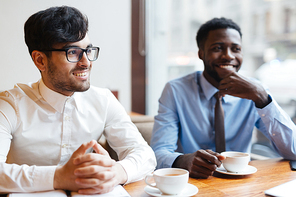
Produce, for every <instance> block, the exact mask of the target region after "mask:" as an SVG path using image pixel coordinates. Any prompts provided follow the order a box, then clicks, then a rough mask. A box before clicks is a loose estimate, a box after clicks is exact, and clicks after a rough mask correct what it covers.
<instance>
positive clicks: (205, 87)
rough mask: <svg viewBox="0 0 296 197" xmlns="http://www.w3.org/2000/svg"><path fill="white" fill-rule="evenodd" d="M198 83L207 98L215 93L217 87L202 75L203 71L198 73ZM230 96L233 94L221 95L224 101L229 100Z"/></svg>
mask: <svg viewBox="0 0 296 197" xmlns="http://www.w3.org/2000/svg"><path fill="white" fill-rule="evenodd" d="M199 83H200V86H201V89H202V91H203V92H204V94H205V96H206V98H207V100H210V99H211V98H212V97H213V96H214V95H215V94H216V92H218V89H217V88H215V86H213V85H212V84H211V83H210V82H208V80H207V79H206V78H205V77H204V75H203V72H202V73H201V75H200V78H199ZM232 97H233V96H230V95H225V96H224V97H222V101H223V100H224V102H225V103H227V102H230V101H231V98H232Z"/></svg>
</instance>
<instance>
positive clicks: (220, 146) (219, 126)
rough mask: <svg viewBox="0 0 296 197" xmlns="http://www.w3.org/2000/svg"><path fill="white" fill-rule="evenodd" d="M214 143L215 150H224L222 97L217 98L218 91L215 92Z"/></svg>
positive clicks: (219, 151)
mask: <svg viewBox="0 0 296 197" xmlns="http://www.w3.org/2000/svg"><path fill="white" fill-rule="evenodd" d="M215 97H216V100H217V101H216V105H215V143H216V152H218V153H221V152H223V151H225V134H224V133H225V131H224V110H223V107H222V97H220V98H219V96H218V92H217V93H216V94H215Z"/></svg>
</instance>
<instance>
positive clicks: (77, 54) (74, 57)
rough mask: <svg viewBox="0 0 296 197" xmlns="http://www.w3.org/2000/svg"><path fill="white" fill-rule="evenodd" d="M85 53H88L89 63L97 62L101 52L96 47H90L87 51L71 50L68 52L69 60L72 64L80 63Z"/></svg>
mask: <svg viewBox="0 0 296 197" xmlns="http://www.w3.org/2000/svg"><path fill="white" fill-rule="evenodd" d="M83 52H85V53H86V56H87V58H88V60H89V61H95V60H96V59H97V58H98V54H99V50H98V48H95V47H90V48H87V49H85V50H83V49H80V48H70V49H69V50H68V51H67V59H68V60H69V61H70V62H78V61H80V60H81V58H82V56H83Z"/></svg>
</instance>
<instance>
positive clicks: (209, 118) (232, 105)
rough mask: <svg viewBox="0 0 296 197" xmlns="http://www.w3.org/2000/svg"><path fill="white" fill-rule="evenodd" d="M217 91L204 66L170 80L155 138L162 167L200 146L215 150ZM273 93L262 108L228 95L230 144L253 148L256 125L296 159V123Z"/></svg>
mask: <svg viewBox="0 0 296 197" xmlns="http://www.w3.org/2000/svg"><path fill="white" fill-rule="evenodd" d="M217 91H218V89H216V88H215V87H214V86H212V85H211V84H210V83H209V82H208V81H207V80H206V79H205V78H204V76H203V74H202V71H197V72H195V73H192V74H189V75H187V76H184V77H182V78H179V79H175V80H172V81H170V82H168V83H167V84H166V86H165V88H164V90H163V93H162V95H161V97H160V99H159V110H158V115H157V116H155V124H154V128H153V134H152V138H151V147H152V148H153V150H154V152H155V154H156V158H157V163H158V164H157V168H165V167H171V166H172V164H173V162H174V161H175V159H176V158H177V157H178V156H179V155H180V154H187V153H193V152H195V151H197V150H199V149H211V150H213V151H215V130H214V115H215V110H214V108H215V102H216V98H215V97H214V94H215V93H216V92H217ZM270 98H271V100H272V102H271V103H269V104H268V105H267V106H266V107H264V108H263V109H259V108H256V107H255V103H254V102H253V101H251V100H248V99H241V98H238V97H233V96H230V95H226V96H225V97H223V99H222V105H223V109H224V113H225V140H226V150H229V151H230V150H232V151H242V152H250V151H251V139H252V133H253V129H254V126H256V127H257V128H258V129H259V130H260V131H261V132H262V133H263V134H264V135H265V136H266V137H267V138H268V139H269V140H271V142H272V144H273V146H274V147H275V149H276V150H277V151H278V153H279V154H280V155H281V156H283V157H284V158H286V159H294V160H296V155H295V153H296V126H295V124H294V123H293V122H292V120H291V118H290V117H289V116H288V115H287V114H286V113H285V112H284V111H283V110H282V109H281V108H280V107H279V105H278V104H277V103H276V101H275V100H274V99H272V96H270Z"/></svg>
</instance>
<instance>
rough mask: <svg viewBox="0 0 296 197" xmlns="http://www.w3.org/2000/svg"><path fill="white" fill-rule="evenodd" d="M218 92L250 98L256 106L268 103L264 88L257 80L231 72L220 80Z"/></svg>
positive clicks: (263, 105)
mask: <svg viewBox="0 0 296 197" xmlns="http://www.w3.org/2000/svg"><path fill="white" fill-rule="evenodd" d="M218 89H219V94H220V95H222V96H225V95H226V94H228V95H232V96H236V97H239V98H244V99H250V100H252V101H253V102H254V103H255V105H256V107H258V108H263V107H265V106H266V105H268V104H269V103H270V101H269V99H268V94H267V92H266V91H265V89H264V88H263V87H262V86H261V85H260V84H259V83H257V82H255V81H251V80H250V79H248V78H246V77H244V76H242V75H240V74H238V73H237V72H232V73H231V74H230V75H228V76H227V77H225V78H224V79H222V80H221V81H220V85H219V87H218Z"/></svg>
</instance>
